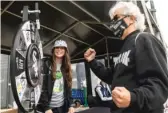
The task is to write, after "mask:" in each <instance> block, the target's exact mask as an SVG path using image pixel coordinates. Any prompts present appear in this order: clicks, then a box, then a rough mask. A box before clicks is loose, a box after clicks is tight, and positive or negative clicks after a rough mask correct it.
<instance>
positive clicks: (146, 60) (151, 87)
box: [84, 2, 168, 113]
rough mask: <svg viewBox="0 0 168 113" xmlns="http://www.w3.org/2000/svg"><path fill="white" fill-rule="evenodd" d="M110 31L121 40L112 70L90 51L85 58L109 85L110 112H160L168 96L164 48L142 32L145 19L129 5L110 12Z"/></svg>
mask: <svg viewBox="0 0 168 113" xmlns="http://www.w3.org/2000/svg"><path fill="white" fill-rule="evenodd" d="M109 15H110V17H111V19H112V23H111V30H112V31H113V33H114V35H115V36H116V37H119V38H120V39H121V40H124V45H123V47H122V49H121V50H120V55H119V56H118V57H117V60H115V64H114V67H111V68H106V67H104V66H103V65H102V64H101V63H100V62H97V61H96V60H95V59H94V58H95V55H96V52H95V50H94V49H92V48H89V49H88V50H87V51H86V52H85V54H84V57H85V59H86V60H87V61H88V63H89V65H90V67H91V69H92V71H93V72H94V73H95V74H96V76H98V77H99V78H100V79H101V80H103V81H105V82H106V83H108V84H111V86H112V105H111V112H112V113H163V110H164V108H163V104H164V102H165V101H166V99H167V97H168V70H167V60H166V53H165V51H164V47H163V45H162V43H160V41H159V40H157V38H156V37H154V36H153V35H152V34H150V33H143V32H141V31H143V30H144V29H145V26H144V23H145V22H144V16H143V14H141V12H140V9H139V8H138V7H137V6H136V5H135V4H133V3H132V2H118V3H117V4H116V5H115V6H114V7H112V8H111V9H110V11H109Z"/></svg>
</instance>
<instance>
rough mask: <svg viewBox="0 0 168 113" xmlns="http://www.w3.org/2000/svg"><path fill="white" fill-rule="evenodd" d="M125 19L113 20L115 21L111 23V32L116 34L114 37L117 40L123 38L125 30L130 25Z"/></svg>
mask: <svg viewBox="0 0 168 113" xmlns="http://www.w3.org/2000/svg"><path fill="white" fill-rule="evenodd" d="M125 17H127V16H125ZM125 17H124V18H125ZM124 18H122V19H120V20H115V19H113V21H112V23H111V26H110V28H111V31H112V32H113V33H114V36H116V37H117V38H121V36H122V35H123V33H124V30H125V29H126V28H127V27H128V25H127V24H126V23H125V21H124Z"/></svg>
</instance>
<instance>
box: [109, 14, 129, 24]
mask: <svg viewBox="0 0 168 113" xmlns="http://www.w3.org/2000/svg"><path fill="white" fill-rule="evenodd" d="M120 16H124V17H123V18H121V19H124V18H126V17H129V16H130V15H120ZM119 18H120V17H119V16H118V15H115V16H114V17H113V19H112V20H111V22H115V21H118V20H120V19H119Z"/></svg>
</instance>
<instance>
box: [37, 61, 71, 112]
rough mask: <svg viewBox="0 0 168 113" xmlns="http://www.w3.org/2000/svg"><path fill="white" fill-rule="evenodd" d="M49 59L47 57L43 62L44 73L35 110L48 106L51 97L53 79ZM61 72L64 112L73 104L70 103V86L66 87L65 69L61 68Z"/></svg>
mask: <svg viewBox="0 0 168 113" xmlns="http://www.w3.org/2000/svg"><path fill="white" fill-rule="evenodd" d="M50 66H51V61H50V59H47V60H45V61H44V62H43V73H45V75H44V77H43V85H42V92H41V96H40V99H39V102H38V105H37V107H36V109H37V111H41V112H45V111H47V110H49V109H51V108H50V106H49V103H50V101H51V97H52V91H53V86H54V82H55V80H54V79H53V78H52V75H51V73H52V72H51V69H50ZM61 72H62V74H63V79H64V105H63V107H64V110H65V111H64V112H67V111H68V109H69V107H71V106H73V105H74V104H72V97H71V88H69V87H68V84H67V81H66V80H65V71H64V70H63V69H62V68H61Z"/></svg>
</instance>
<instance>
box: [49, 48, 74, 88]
mask: <svg viewBox="0 0 168 113" xmlns="http://www.w3.org/2000/svg"><path fill="white" fill-rule="evenodd" d="M54 50H55V48H53V49H52V77H53V79H56V77H55V74H56V69H57V67H56V56H55V53H54ZM61 69H63V71H65V80H66V81H67V84H68V86H69V87H70V88H71V87H72V70H71V62H70V56H69V52H68V50H67V48H65V55H64V56H63V59H62V66H61Z"/></svg>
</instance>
